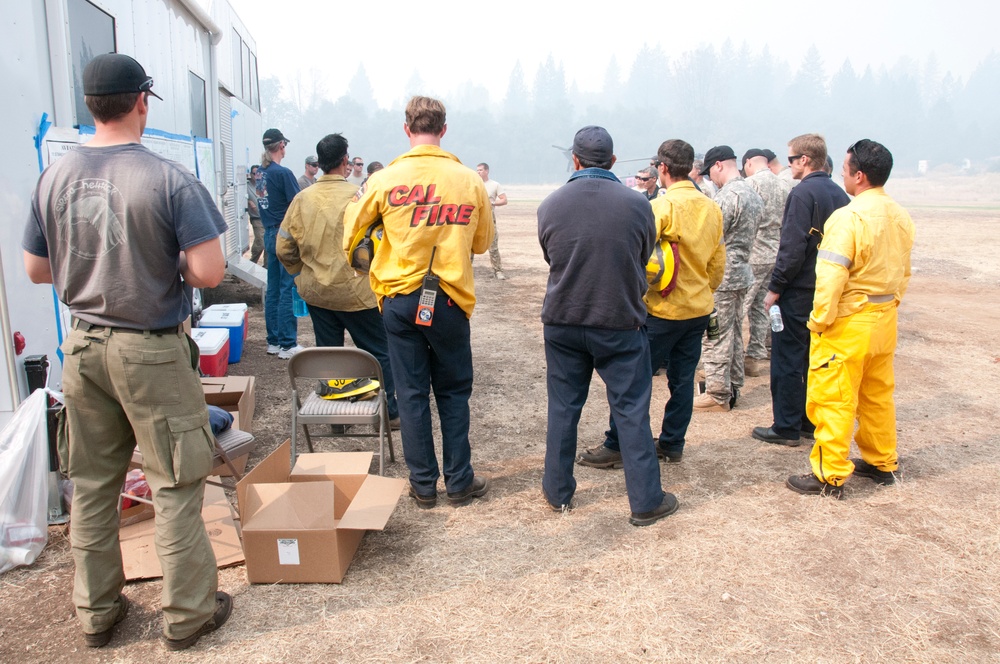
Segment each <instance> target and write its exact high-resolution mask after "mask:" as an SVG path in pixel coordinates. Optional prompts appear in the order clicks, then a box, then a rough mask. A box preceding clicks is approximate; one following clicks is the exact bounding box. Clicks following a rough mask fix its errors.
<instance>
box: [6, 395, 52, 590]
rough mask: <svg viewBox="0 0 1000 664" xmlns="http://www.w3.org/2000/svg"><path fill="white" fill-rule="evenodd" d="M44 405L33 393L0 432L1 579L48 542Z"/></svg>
mask: <svg viewBox="0 0 1000 664" xmlns="http://www.w3.org/2000/svg"><path fill="white" fill-rule="evenodd" d="M48 402H49V396H48V394H47V393H46V391H45V390H43V389H39V390H35V391H34V392H33V393H32V394H31V396H30V397H28V398H27V399H25V400H24V401H23V402H22V403H21V405H20V406H18V408H17V411H15V412H14V417H13V418H11V420H10V422H8V423H7V426H5V427H4V428H3V431H2V432H0V574H3V573H4V572H6V571H7V570H9V569H12V568H14V567H17V566H18V565H30V564H31V563H33V562H35V558H37V557H38V554H39V553H41V552H42V549H44V548H45V544H46V543H47V542H48V538H49V530H48V521H47V519H48V516H47V513H48V486H47V483H46V475H47V473H48V471H49V453H48V449H49V448H48V445H49V442H48V441H49V438H48V426H47V424H46V408H47V406H48Z"/></svg>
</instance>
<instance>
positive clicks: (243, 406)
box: [201, 376, 255, 433]
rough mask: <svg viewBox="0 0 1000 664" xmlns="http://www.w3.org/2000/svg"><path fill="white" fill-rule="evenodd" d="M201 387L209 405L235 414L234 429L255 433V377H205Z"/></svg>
mask: <svg viewBox="0 0 1000 664" xmlns="http://www.w3.org/2000/svg"><path fill="white" fill-rule="evenodd" d="M201 387H202V389H203V390H205V402H206V403H207V404H209V405H210V406H218V407H219V408H222V409H224V410H227V411H229V412H230V413H232V414H233V426H234V427H236V428H237V429H239V430H240V431H247V432H249V433H253V411H254V406H255V403H254V398H255V397H254V377H253V376H226V377H221V378H213V377H204V378H202V379H201Z"/></svg>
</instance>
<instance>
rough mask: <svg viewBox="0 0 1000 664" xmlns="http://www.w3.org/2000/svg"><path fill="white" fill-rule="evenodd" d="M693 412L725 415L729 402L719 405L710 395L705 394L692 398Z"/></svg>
mask: <svg viewBox="0 0 1000 664" xmlns="http://www.w3.org/2000/svg"><path fill="white" fill-rule="evenodd" d="M693 410H694V411H695V412H697V413H727V412H729V402H728V401H727V402H726V403H719V402H718V401H716V400H715V398H714V397H713V396H712V395H711V394H709V393H708V392H705V393H704V394H699V395H698V396H696V397H695V398H694V406H693Z"/></svg>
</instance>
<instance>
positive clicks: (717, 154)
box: [701, 145, 736, 176]
mask: <svg viewBox="0 0 1000 664" xmlns="http://www.w3.org/2000/svg"><path fill="white" fill-rule="evenodd" d="M730 159H736V153H735V152H733V149H732V148H731V147H729V146H728V145H717V146H715V147H714V148H711V149H710V150H709V151H708V152H706V153H705V164H704V165H703V166H702V168H701V174H702V176H705V175H708V174H709V173H710V172H711V170H712V167H713V166H715V165H716V164H717V163H719V162H720V161H729V160H730Z"/></svg>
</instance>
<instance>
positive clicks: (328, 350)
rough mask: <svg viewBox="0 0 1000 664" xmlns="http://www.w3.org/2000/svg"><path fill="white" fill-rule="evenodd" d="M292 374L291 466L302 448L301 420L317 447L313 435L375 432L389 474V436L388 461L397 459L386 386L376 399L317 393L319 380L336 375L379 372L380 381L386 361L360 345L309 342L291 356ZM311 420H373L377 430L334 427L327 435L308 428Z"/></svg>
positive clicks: (364, 422)
mask: <svg viewBox="0 0 1000 664" xmlns="http://www.w3.org/2000/svg"><path fill="white" fill-rule="evenodd" d="M288 378H289V380H290V381H291V384H292V466H293V467H294V466H295V458H296V455H297V453H298V448H297V434H298V428H299V425H302V432H303V434H305V439H306V445H307V446H308V447H309V451H310V452H312V451H314V450H313V444H312V436H316V437H325V438H341V437H343V438H355V437H375V436H377V437H378V439H379V451H378V474H379V475H385V448H386V443H387V442H388V446H389V461H390V462H395V461H396V454H395V452H394V451H393V448H392V430H391V429H390V426H389V403H388V400H387V399H386V394H385V388H384V387H381V388H380V389H379V391H378V394H377V395H376V396H375V397H374V398H372V399H366V400H363V401H354V402H351V401H350V400H348V399H323V398H321V397H320V396H318V395H317V394H316V390H315V388H316V383H317V382H318V381H328V380H332V379H335V378H374V379H375V380H377V381H378V382H379V385H380V386H384V385H385V381H384V380H383V378H382V365H380V364H379V363H378V360H376V359H375V357H374V356H372V354H371V353H368V352H367V351H363V350H361V349H358V348H338V347H321V348H306V349H305V350H301V351H299V352H298V353H296V354H295V355H293V356H292V358H291V359H290V360H288ZM311 424H329V425H331V426H332V425H354V424H360V425H369V426H371V427H373V428H374V430H375V433H343V434H336V433H333V432H332V429H331V433H330V434H326V435H324V436H319V435H318V434H315V433H314V434H311V435H310V433H309V428H308V426H309V425H311Z"/></svg>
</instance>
